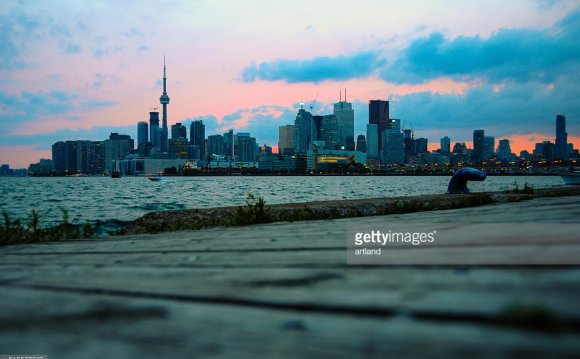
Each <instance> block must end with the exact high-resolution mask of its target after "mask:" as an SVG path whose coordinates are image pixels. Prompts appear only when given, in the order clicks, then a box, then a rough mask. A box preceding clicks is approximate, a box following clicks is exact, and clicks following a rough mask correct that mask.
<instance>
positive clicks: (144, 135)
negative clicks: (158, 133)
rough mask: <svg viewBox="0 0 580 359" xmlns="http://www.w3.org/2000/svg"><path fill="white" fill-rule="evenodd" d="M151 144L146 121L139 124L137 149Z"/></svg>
mask: <svg viewBox="0 0 580 359" xmlns="http://www.w3.org/2000/svg"><path fill="white" fill-rule="evenodd" d="M147 142H149V124H148V123H147V122H145V121H139V122H138V123H137V147H139V146H141V144H145V143H147Z"/></svg>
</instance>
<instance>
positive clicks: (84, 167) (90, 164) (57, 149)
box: [52, 140, 105, 174]
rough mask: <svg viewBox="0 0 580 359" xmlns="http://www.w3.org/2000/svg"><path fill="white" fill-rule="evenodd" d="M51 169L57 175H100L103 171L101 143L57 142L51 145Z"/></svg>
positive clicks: (103, 153)
mask: <svg viewBox="0 0 580 359" xmlns="http://www.w3.org/2000/svg"><path fill="white" fill-rule="evenodd" d="M52 158H53V160H52V163H53V169H54V171H55V172H56V173H57V174H77V173H83V174H100V173H103V172H104V170H105V144H104V142H102V141H82V140H79V141H66V142H63V141H59V142H56V143H55V144H53V145H52Z"/></svg>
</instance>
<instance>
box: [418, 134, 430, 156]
mask: <svg viewBox="0 0 580 359" xmlns="http://www.w3.org/2000/svg"><path fill="white" fill-rule="evenodd" d="M415 151H416V153H417V154H418V155H419V154H422V153H427V152H429V147H428V140H427V139H426V138H423V137H421V138H417V139H416V140H415Z"/></svg>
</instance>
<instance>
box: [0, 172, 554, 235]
mask: <svg viewBox="0 0 580 359" xmlns="http://www.w3.org/2000/svg"><path fill="white" fill-rule="evenodd" d="M449 178H450V177H446V176H432V177H428V176H320V177H311V176H288V177H282V176H272V177H249V176H229V177H171V178H168V179H167V180H163V181H160V182H152V181H149V180H147V178H144V177H123V178H119V179H112V178H109V177H56V178H35V177H24V178H10V177H4V178H0V211H7V212H9V213H10V214H11V216H12V217H13V218H16V217H20V218H24V217H26V216H28V215H29V214H30V212H31V210H32V209H37V210H39V211H40V213H41V215H42V221H43V223H45V224H52V223H57V222H59V221H60V220H61V218H62V213H61V211H60V208H64V209H66V210H67V211H68V214H69V219H70V221H71V222H73V223H79V224H81V223H85V222H87V221H88V222H91V223H97V224H100V225H106V224H109V225H111V226H113V227H114V226H116V225H121V224H122V222H123V221H131V220H134V219H136V218H138V217H140V216H142V215H144V214H145V213H148V212H152V211H160V210H170V209H184V208H207V207H219V206H231V205H240V204H243V203H244V201H245V199H246V196H247V194H248V193H253V194H254V195H259V196H262V197H264V198H265V200H266V202H267V203H287V202H308V201H321V200H336V199H352V198H375V197H393V196H412V195H419V194H436V193H445V191H446V190H447V183H448V181H449ZM514 182H517V183H518V184H519V186H520V187H523V186H524V183H526V182H527V183H529V184H531V185H532V186H534V187H535V188H540V187H557V186H562V185H563V184H564V183H563V181H562V179H561V178H560V177H559V176H537V177H534V176H526V177H511V176H497V177H496V176H490V177H488V178H487V179H486V180H485V181H484V182H470V184H469V188H470V190H471V191H472V192H482V191H499V190H507V189H513V188H514Z"/></svg>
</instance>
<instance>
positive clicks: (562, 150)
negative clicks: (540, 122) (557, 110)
mask: <svg viewBox="0 0 580 359" xmlns="http://www.w3.org/2000/svg"><path fill="white" fill-rule="evenodd" d="M555 152H556V153H555V155H556V158H557V159H560V160H566V159H568V157H569V156H568V133H566V116H564V115H556V149H555Z"/></svg>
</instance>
